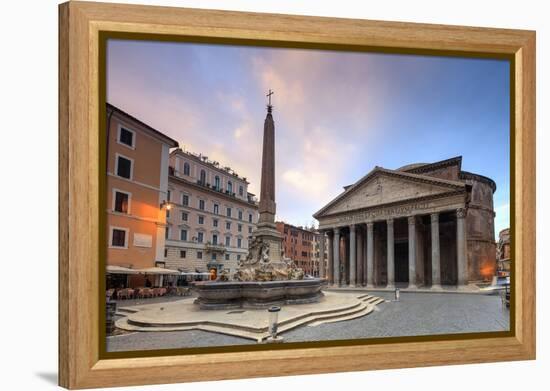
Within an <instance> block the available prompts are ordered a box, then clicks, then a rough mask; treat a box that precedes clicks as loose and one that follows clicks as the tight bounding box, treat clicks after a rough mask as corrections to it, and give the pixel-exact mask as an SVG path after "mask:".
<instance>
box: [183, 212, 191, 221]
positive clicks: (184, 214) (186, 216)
mask: <svg viewBox="0 0 550 391" xmlns="http://www.w3.org/2000/svg"><path fill="white" fill-rule="evenodd" d="M188 219H189V215H188V214H187V212H181V221H188Z"/></svg>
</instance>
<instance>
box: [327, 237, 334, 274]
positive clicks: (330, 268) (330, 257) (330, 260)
mask: <svg viewBox="0 0 550 391" xmlns="http://www.w3.org/2000/svg"><path fill="white" fill-rule="evenodd" d="M327 237H328V248H327V266H328V275H327V279H328V282H329V283H331V284H332V283H333V282H334V261H333V258H334V250H333V243H332V234H331V233H330V232H328V233H327Z"/></svg>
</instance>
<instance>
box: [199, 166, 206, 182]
mask: <svg viewBox="0 0 550 391" xmlns="http://www.w3.org/2000/svg"><path fill="white" fill-rule="evenodd" d="M200 182H201V184H202V185H205V184H206V171H204V170H201V175H200Z"/></svg>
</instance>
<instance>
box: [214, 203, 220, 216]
mask: <svg viewBox="0 0 550 391" xmlns="http://www.w3.org/2000/svg"><path fill="white" fill-rule="evenodd" d="M214 214H215V215H217V214H220V206H219V205H218V204H214Z"/></svg>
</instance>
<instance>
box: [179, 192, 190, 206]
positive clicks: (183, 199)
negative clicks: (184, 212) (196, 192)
mask: <svg viewBox="0 0 550 391" xmlns="http://www.w3.org/2000/svg"><path fill="white" fill-rule="evenodd" d="M181 204H182V205H183V206H189V196H188V195H187V194H182V195H181Z"/></svg>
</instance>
